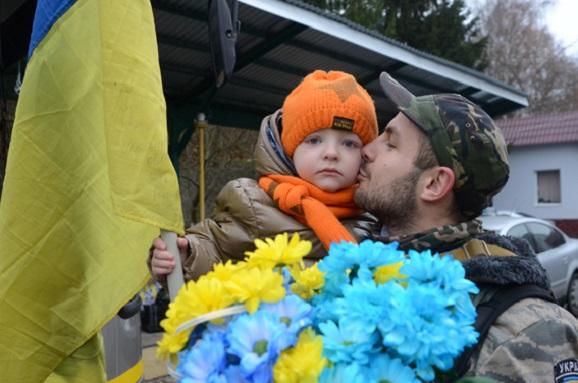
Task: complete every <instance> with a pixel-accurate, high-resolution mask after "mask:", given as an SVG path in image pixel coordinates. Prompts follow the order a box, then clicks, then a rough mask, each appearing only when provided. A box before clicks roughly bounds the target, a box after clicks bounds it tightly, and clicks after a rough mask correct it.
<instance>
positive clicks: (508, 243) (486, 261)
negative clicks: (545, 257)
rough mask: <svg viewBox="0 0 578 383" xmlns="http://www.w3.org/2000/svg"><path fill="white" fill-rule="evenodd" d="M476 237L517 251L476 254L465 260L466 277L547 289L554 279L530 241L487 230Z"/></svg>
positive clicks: (493, 282) (481, 281)
mask: <svg viewBox="0 0 578 383" xmlns="http://www.w3.org/2000/svg"><path fill="white" fill-rule="evenodd" d="M476 238H478V239H481V240H483V241H485V242H487V243H491V244H494V245H497V246H500V247H503V248H504V249H507V250H510V251H512V252H513V253H516V254H517V256H512V257H500V256H493V257H475V258H472V259H468V260H466V261H463V265H464V268H465V269H466V278H468V279H470V280H472V281H473V282H475V283H491V284H496V285H509V284H516V285H518V284H536V285H538V286H540V287H543V288H545V289H547V290H549V289H550V281H549V279H548V275H547V274H546V270H544V268H543V267H542V265H541V264H540V262H539V261H538V258H536V255H535V254H534V251H533V250H532V249H531V248H530V246H529V244H528V243H527V242H525V241H523V240H521V239H518V238H514V237H504V236H501V235H497V234H494V233H483V234H478V235H476Z"/></svg>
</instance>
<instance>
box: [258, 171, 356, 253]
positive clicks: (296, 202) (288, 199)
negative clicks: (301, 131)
mask: <svg viewBox="0 0 578 383" xmlns="http://www.w3.org/2000/svg"><path fill="white" fill-rule="evenodd" d="M259 186H261V188H263V190H265V191H266V192H267V194H269V195H270V196H271V198H272V199H273V201H274V202H275V204H276V205H277V207H278V208H279V210H281V211H283V212H284V213H287V214H289V215H291V216H293V217H295V218H297V220H298V221H299V222H301V223H303V224H304V225H307V226H309V227H310V228H311V229H312V230H313V232H314V233H315V235H317V238H319V240H320V241H321V243H323V246H324V247H325V248H326V249H329V245H330V244H331V243H332V242H339V241H342V240H345V241H350V242H354V243H356V242H357V241H356V240H355V238H354V237H353V236H352V235H351V234H350V233H349V231H347V229H346V228H345V227H344V226H343V224H342V223H341V222H339V220H338V219H337V218H347V217H354V216H356V215H359V214H361V211H362V210H361V209H359V208H358V207H357V206H355V203H354V202H353V193H354V192H355V187H354V186H351V187H349V188H347V189H342V190H339V191H336V192H333V193H331V192H326V191H323V190H321V189H319V188H318V187H317V186H315V185H313V184H311V183H309V182H307V181H305V180H303V179H301V178H298V177H293V176H283V175H278V174H271V175H269V176H265V177H261V178H260V179H259Z"/></svg>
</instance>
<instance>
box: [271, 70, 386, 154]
mask: <svg viewBox="0 0 578 383" xmlns="http://www.w3.org/2000/svg"><path fill="white" fill-rule="evenodd" d="M282 118H283V130H282V131H281V143H282V144H283V149H285V152H286V153H287V154H288V155H289V156H291V157H292V156H293V153H294V152H295V149H296V148H297V146H298V145H299V144H300V143H301V142H302V141H303V140H304V139H305V137H307V136H308V135H310V134H311V133H313V132H316V131H318V130H321V129H326V128H336V129H346V130H350V131H352V132H353V133H355V134H357V135H358V136H359V138H361V141H362V142H363V143H364V144H367V143H368V142H371V141H372V140H373V139H374V138H375V137H377V118H376V116H375V106H374V105H373V100H372V99H371V96H370V95H369V94H368V93H367V92H366V91H365V89H363V87H361V85H359V84H358V83H357V81H356V80H355V77H353V76H352V75H350V74H348V73H345V72H340V71H330V72H325V71H322V70H316V71H315V72H313V73H310V74H308V75H307V76H305V78H304V79H303V81H302V82H301V84H299V86H297V88H295V89H294V90H293V91H292V92H291V94H290V95H289V96H287V97H286V98H285V102H284V103H283V117H282Z"/></svg>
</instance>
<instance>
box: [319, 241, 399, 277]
mask: <svg viewBox="0 0 578 383" xmlns="http://www.w3.org/2000/svg"><path fill="white" fill-rule="evenodd" d="M397 246H398V244H397V242H393V243H390V244H384V243H382V242H372V241H363V242H361V243H360V244H359V245H357V244H354V243H351V242H345V241H343V242H341V243H333V244H331V247H330V248H329V254H328V255H327V257H325V258H324V259H323V260H322V261H321V262H319V270H321V271H323V272H325V273H335V274H342V273H344V272H346V271H348V270H367V269H373V268H375V267H378V266H382V265H388V264H392V263H397V262H400V261H402V260H403V259H404V257H405V256H404V253H403V252H402V251H400V250H398V249H397Z"/></svg>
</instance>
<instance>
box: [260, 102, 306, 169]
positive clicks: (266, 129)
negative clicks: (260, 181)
mask: <svg viewBox="0 0 578 383" xmlns="http://www.w3.org/2000/svg"><path fill="white" fill-rule="evenodd" d="M281 129H282V127H281V109H279V110H277V111H276V112H275V113H273V114H271V115H269V116H267V117H265V118H264V119H263V121H262V122H261V128H260V129H259V138H258V139H257V145H255V152H254V158H255V168H256V170H257V174H259V175H260V176H264V175H269V174H281V175H288V176H297V172H296V170H295V166H294V165H293V160H292V159H291V158H290V157H289V156H287V155H286V154H285V151H284V150H283V145H281Z"/></svg>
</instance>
